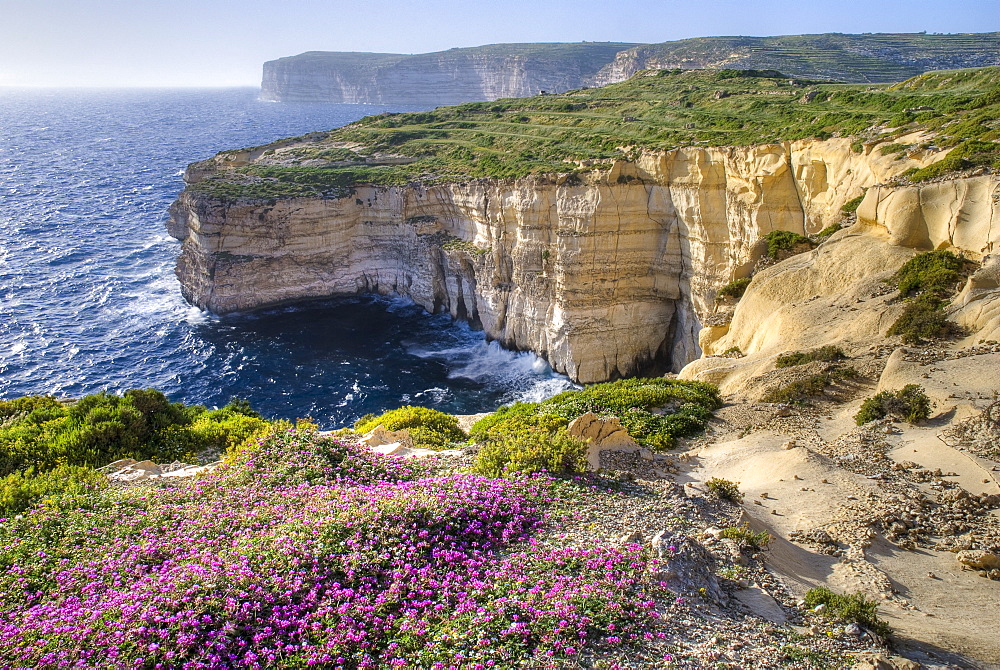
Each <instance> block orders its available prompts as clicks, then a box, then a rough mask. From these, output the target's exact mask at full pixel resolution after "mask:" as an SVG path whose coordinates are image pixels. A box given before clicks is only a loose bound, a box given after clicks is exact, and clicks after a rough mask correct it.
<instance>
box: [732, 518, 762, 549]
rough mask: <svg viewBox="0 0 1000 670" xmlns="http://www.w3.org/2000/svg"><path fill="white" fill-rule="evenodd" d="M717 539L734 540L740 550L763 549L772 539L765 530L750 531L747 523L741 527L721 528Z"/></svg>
mask: <svg viewBox="0 0 1000 670" xmlns="http://www.w3.org/2000/svg"><path fill="white" fill-rule="evenodd" d="M719 537H722V538H725V539H728V540H735V541H736V543H737V544H738V545H739V546H740V548H750V549H763V548H764V547H766V546H767V545H769V544H771V540H772V539H773V538H772V537H771V535H770V534H769V533H768V532H767V531H766V530H762V531H761V532H759V533H755V532H754V531H752V530H751V529H750V524H749V523H744V524H743V525H742V526H730V527H729V528H723V529H722V532H721V533H719Z"/></svg>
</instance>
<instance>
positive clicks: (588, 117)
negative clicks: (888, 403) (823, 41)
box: [189, 67, 1000, 200]
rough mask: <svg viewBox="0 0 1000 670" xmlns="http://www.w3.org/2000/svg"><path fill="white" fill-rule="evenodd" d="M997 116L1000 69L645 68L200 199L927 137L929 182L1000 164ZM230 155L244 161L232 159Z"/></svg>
mask: <svg viewBox="0 0 1000 670" xmlns="http://www.w3.org/2000/svg"><path fill="white" fill-rule="evenodd" d="M998 119H1000V68H996V67H990V68H978V69H970V70H954V71H943V72H931V73H927V74H924V75H920V76H918V77H914V78H913V79H910V80H907V81H906V82H903V83H901V84H894V85H867V86H859V85H850V84H831V83H823V82H818V81H808V80H796V79H789V78H788V77H787V76H786V75H783V74H781V73H779V72H775V71H768V70H690V71H680V70H661V71H647V72H641V73H639V74H637V75H636V76H635V77H633V78H632V79H630V80H628V81H625V82H622V83H619V84H612V85H610V86H605V87H603V88H598V89H581V90H577V91H570V92H568V93H565V94H561V95H542V96H536V97H532V98H519V99H504V100H497V101H494V102H483V103H469V104H463V105H456V106H452V107H440V108H438V109H435V110H433V111H428V112H414V113H407V114H380V115H377V116H369V117H366V118H364V119H362V120H360V121H358V122H357V123H353V124H350V125H348V126H345V127H343V128H340V129H337V130H333V131H331V132H329V133H326V134H323V133H320V134H318V136H319V138H321V139H318V138H317V136H315V135H313V136H309V137H306V138H303V140H302V142H301V143H299V144H294V145H292V146H288V142H287V141H282V142H279V143H275V144H273V145H268V146H264V147H258V148H257V149H256V150H254V152H253V155H255V156H259V157H258V158H257V159H256V161H255V162H252V163H247V162H245V161H244V162H240V161H232V163H231V165H233V167H226V168H220V171H219V172H216V173H215V174H212V175H210V176H209V177H207V178H205V179H203V180H201V181H197V182H195V183H193V184H192V185H191V186H190V187H189V188H190V189H191V190H192V191H194V192H199V193H206V194H208V195H211V196H214V197H218V198H222V199H227V200H232V199H238V198H249V199H274V198H286V197H299V196H322V197H344V196H345V195H348V194H349V193H350V192H351V189H352V187H353V186H355V185H358V184H376V185H393V184H406V183H410V182H421V183H425V184H429V183H442V182H456V181H457V182H461V181H468V180H470V179H476V178H481V177H490V178H515V177H524V176H527V175H531V174H567V173H574V172H586V171H588V170H594V169H601V168H602V167H603V168H606V167H607V166H608V162H609V161H611V160H613V159H628V158H635V157H636V156H637V155H638V154H639V153H640V152H641V150H647V149H648V150H669V149H675V148H678V147H685V146H750V145H759V144H768V143H774V142H780V141H789V140H797V139H806V138H820V139H826V138H829V137H831V136H843V137H857V138H859V140H858V142H857V143H856V146H857V148H858V150H861V151H864V150H865V145H866V144H877V143H882V144H886V143H891V142H893V141H894V140H895V139H896V138H898V137H900V136H902V135H903V134H905V133H908V132H912V131H916V130H920V129H924V130H927V131H928V132H929V133H930V134H931V135H932V136H933V139H932V140H929V141H927V142H924V143H923V144H922V145H921V146H913V147H911V146H909V145H906V147H907V148H906V149H905V150H907V151H910V150H931V149H933V148H937V149H942V148H949V147H951V153H950V154H948V157H947V158H946V159H945V160H944V161H941V163H940V164H935V165H932V166H929V167H928V168H925V169H924V170H922V171H920V172H918V173H917V174H916V175H914V177H915V178H918V179H922V178H930V177H932V176H936V175H937V174H943V173H944V172H946V171H950V170H954V169H959V168H963V167H971V166H979V165H983V166H993V167H1000V151H998V147H1000V145H998V144H997V143H996V140H997V139H998V138H1000V121H998ZM227 156H235V154H234V153H227V152H223V154H220V158H223V159H224V158H226V157H227ZM220 162H221V163H226V161H225V160H222V161H220ZM203 165H207V163H206V164H203ZM935 166H937V167H935Z"/></svg>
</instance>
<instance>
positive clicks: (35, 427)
mask: <svg viewBox="0 0 1000 670" xmlns="http://www.w3.org/2000/svg"><path fill="white" fill-rule="evenodd" d="M248 412H249V414H248ZM0 415H3V416H5V419H4V420H3V423H2V424H0V476H6V475H9V474H12V473H15V472H23V471H26V470H28V469H29V468H31V469H32V471H33V472H34V473H36V475H37V474H40V473H43V472H46V471H48V470H52V469H54V468H56V467H57V466H59V465H79V466H92V467H98V466H101V465H105V464H107V463H110V462H112V461H115V460H118V459H120V458H134V459H136V460H145V459H151V460H154V461H157V462H161V463H162V462H169V461H174V460H178V459H182V460H190V459H192V458H195V457H196V456H197V454H199V453H201V452H203V451H205V450H212V449H214V450H220V451H221V450H223V449H225V448H227V447H229V446H232V445H233V444H234V443H236V442H238V441H240V440H243V439H248V438H249V437H250V436H251V435H255V434H258V433H260V432H265V431H266V430H267V429H268V426H269V424H268V422H266V421H264V420H263V419H261V418H260V417H259V415H257V414H256V413H255V412H253V410H251V409H249V407H248V406H247V405H246V404H245V403H243V402H240V401H236V402H234V403H231V404H230V405H227V406H226V407H224V408H223V409H221V410H213V411H211V412H208V411H206V410H205V408H204V407H202V406H200V405H193V406H187V407H185V406H184V405H182V404H180V403H171V402H170V401H169V400H167V398H166V396H164V395H163V394H162V393H160V392H159V391H156V390H155V389H132V390H129V391H126V392H125V393H124V394H123V395H121V396H117V395H112V394H109V393H97V394H94V395H89V396H85V397H83V398H81V399H80V400H78V401H76V402H75V403H62V402H60V401H58V400H56V399H55V398H51V397H48V396H32V397H27V398H18V399H15V400H9V401H3V403H2V406H0Z"/></svg>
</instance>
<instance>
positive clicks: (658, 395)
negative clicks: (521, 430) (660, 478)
mask: <svg viewBox="0 0 1000 670" xmlns="http://www.w3.org/2000/svg"><path fill="white" fill-rule="evenodd" d="M721 406H722V401H721V399H720V398H719V391H718V389H717V388H715V387H714V386H712V385H710V384H704V383H702V382H690V381H681V380H676V379H665V378H662V377H660V378H652V379H639V378H635V379H622V380H619V381H616V382H607V383H604V384H594V385H592V386H588V387H587V388H585V389H581V390H578V391H566V392H564V393H560V394H559V395H557V396H554V397H552V398H549V399H548V400H545V401H544V402H540V403H515V404H514V405H512V406H510V407H506V408H502V409H501V410H500V411H498V412H496V413H494V414H492V415H490V416H487V417H484V418H483V419H481V420H480V421H478V422H477V423H476V424H475V425H473V426H472V428H471V429H470V431H469V432H470V434H471V435H472V436H473V437H475V438H476V439H477V440H482V439H484V438H486V437H488V436H489V434H490V432H491V431H492V430H493V429H494V426H495V425H496V424H497V423H499V422H502V421H506V420H507V419H509V418H510V417H512V416H514V415H523V416H534V415H551V416H554V417H561V418H562V419H564V420H566V421H567V422H569V421H572V420H573V419H575V418H577V417H578V416H580V415H582V414H586V413H587V412H593V413H594V414H597V415H599V416H616V417H618V419H619V421H621V424H622V426H623V427H624V428H625V430H627V431H628V433H629V435H631V436H632V437H633V439H635V440H636V442H638V443H639V444H642V445H644V446H647V447H649V448H651V449H656V450H663V449H669V448H671V447H672V446H673V444H674V438H677V437H685V436H689V435H694V434H696V433H697V432H698V431H700V430H702V429H703V428H704V427H705V425H706V424H707V423H708V420H709V419H710V418H711V417H712V410H715V409H718V408H719V407H721ZM653 410H656V411H655V412H654V411H653ZM504 432H507V433H509V432H511V430H510V429H507V428H505V431H504Z"/></svg>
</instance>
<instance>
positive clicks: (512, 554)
mask: <svg viewBox="0 0 1000 670" xmlns="http://www.w3.org/2000/svg"><path fill="white" fill-rule="evenodd" d="M258 446H259V448H258V449H257V450H256V453H255V454H254V453H248V454H245V455H244V457H243V462H242V463H241V464H236V465H233V466H231V467H230V468H226V469H223V470H222V471H220V472H219V473H218V474H216V475H214V476H212V477H208V478H204V479H202V480H200V481H198V482H194V483H192V484H190V485H186V486H182V487H178V488H174V489H161V490H146V489H121V490H108V491H104V492H102V493H99V494H94V495H93V496H90V497H88V498H81V499H78V500H74V501H62V503H61V504H51V505H48V506H43V507H40V508H38V509H36V510H34V511H33V512H32V513H30V514H28V515H26V516H25V517H24V518H23V519H15V520H9V521H5V522H2V524H0V594H2V600H0V666H3V667H12V668H70V667H72V668H123V669H124V668H130V669H135V668H184V669H188V668H191V669H194V668H283V667H288V668H291V667H294V668H302V667H308V666H316V667H324V668H384V667H427V668H441V669H444V668H488V667H512V666H518V665H531V666H532V667H537V666H538V665H539V664H542V665H544V659H546V658H559V657H565V656H566V655H573V654H576V653H578V652H579V651H580V650H581V649H582V648H583V647H584V646H586V645H589V644H594V643H595V642H598V641H601V640H603V641H604V642H605V643H606V642H608V641H610V642H612V643H613V642H616V641H619V640H622V639H634V638H635V637H637V636H639V635H641V633H640V629H641V628H642V627H643V626H644V625H646V624H647V623H648V622H649V621H650V619H651V618H652V617H654V616H655V612H654V607H653V602H652V600H651V599H650V596H649V595H648V594H649V593H650V592H652V591H653V590H654V589H655V588H656V586H655V584H653V583H652V582H651V581H650V570H649V565H648V564H647V562H646V560H645V558H644V557H643V556H642V555H641V552H640V551H639V550H638V548H636V547H632V548H626V549H622V550H618V549H611V548H604V547H593V548H589V549H566V548H545V547H543V546H541V545H539V544H537V541H536V540H534V539H532V536H533V535H534V534H535V533H536V532H537V531H538V530H539V528H540V527H541V524H542V522H543V516H544V514H543V509H542V508H543V506H544V504H545V495H544V492H543V489H542V485H541V484H540V483H537V482H538V481H539V480H536V483H532V482H530V481H520V482H511V481H503V480H492V479H485V478H481V477H475V476H471V475H452V476H448V477H437V478H423V479H414V477H416V476H418V475H419V470H418V468H416V467H415V466H412V465H409V464H406V463H404V462H402V461H400V460H396V459H392V458H385V457H381V456H378V455H377V454H373V453H371V452H369V451H366V450H363V449H361V448H358V447H353V446H351V445H343V444H340V443H337V442H334V441H331V440H327V439H320V438H318V437H316V436H315V435H313V434H308V433H298V432H291V433H288V434H285V435H281V436H277V437H274V438H269V439H268V440H265V441H264V442H263V443H262V444H261V445H258ZM281 454H285V457H286V459H298V460H283V459H282V458H281ZM265 463H267V464H270V465H271V466H274V467H273V469H271V470H267V468H265V467H264V466H263V465H261V464H265ZM254 464H256V465H254ZM300 466H301V467H300ZM241 468H242V469H241ZM255 468H256V469H255ZM282 469H284V470H282ZM248 471H250V472H255V473H256V474H255V477H254V478H250V479H249V480H248V478H246V477H245V476H244V475H245V474H246V473H247V472H248ZM303 473H305V474H303ZM310 482H312V483H310Z"/></svg>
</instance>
